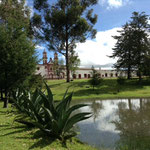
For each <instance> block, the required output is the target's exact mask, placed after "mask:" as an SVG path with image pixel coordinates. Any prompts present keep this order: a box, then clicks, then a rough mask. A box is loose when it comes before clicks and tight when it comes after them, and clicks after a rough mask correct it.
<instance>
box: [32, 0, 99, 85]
mask: <svg viewBox="0 0 150 150" xmlns="http://www.w3.org/2000/svg"><path fill="white" fill-rule="evenodd" d="M96 3H97V0H82V1H80V0H58V1H56V3H54V4H52V6H50V4H51V3H50V2H49V1H48V0H44V1H43V2H42V1H41V0H34V8H35V9H37V11H39V13H38V14H34V16H33V18H32V26H33V30H34V29H37V28H38V29H39V30H36V31H35V34H36V37H38V38H39V39H42V40H44V41H45V42H46V44H47V45H48V47H49V50H54V51H58V52H59V53H61V54H62V55H64V56H65V59H66V75H67V82H69V81H70V68H69V63H70V56H71V52H72V51H73V50H74V49H75V47H76V44H77V43H79V42H85V40H86V39H87V38H89V37H91V38H95V35H96V30H95V29H93V27H94V25H95V23H96V22H97V15H93V9H89V8H90V7H91V6H93V5H95V4H96ZM34 27H36V28H34ZM39 31H40V32H39ZM41 31H42V32H41ZM41 33H42V34H41Z"/></svg>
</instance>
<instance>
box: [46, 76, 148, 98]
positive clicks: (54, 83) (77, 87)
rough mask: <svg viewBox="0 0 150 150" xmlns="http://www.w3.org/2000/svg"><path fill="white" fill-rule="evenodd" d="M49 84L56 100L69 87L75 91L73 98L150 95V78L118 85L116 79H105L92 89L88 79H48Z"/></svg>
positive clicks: (132, 80)
mask: <svg viewBox="0 0 150 150" xmlns="http://www.w3.org/2000/svg"><path fill="white" fill-rule="evenodd" d="M47 82H48V85H49V86H50V87H51V90H52V92H53V94H54V98H55V100H61V99H62V97H63V95H64V92H65V91H66V89H67V88H68V87H70V88H69V92H72V91H74V95H73V99H74V100H79V99H109V98H140V97H142V98H146V97H150V80H148V79H147V80H146V79H144V80H143V81H142V83H141V84H139V83H138V79H131V80H126V81H125V84H123V85H120V86H118V84H117V81H116V79H104V81H103V83H102V85H101V86H100V87H99V88H95V90H93V89H92V87H91V86H90V85H89V83H88V80H85V79H78V80H74V81H71V82H70V83H66V81H65V80H48V81H47Z"/></svg>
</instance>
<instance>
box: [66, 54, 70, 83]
mask: <svg viewBox="0 0 150 150" xmlns="http://www.w3.org/2000/svg"><path fill="white" fill-rule="evenodd" d="M66 75H67V80H66V81H67V82H70V71H69V59H68V52H67V51H66Z"/></svg>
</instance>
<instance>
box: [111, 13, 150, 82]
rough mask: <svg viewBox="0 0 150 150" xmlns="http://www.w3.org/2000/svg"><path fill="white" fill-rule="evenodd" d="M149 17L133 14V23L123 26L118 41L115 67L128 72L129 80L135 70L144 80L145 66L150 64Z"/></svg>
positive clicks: (115, 52)
mask: <svg viewBox="0 0 150 150" xmlns="http://www.w3.org/2000/svg"><path fill="white" fill-rule="evenodd" d="M149 27H150V26H149V24H148V16H147V15H145V13H144V12H142V13H140V14H139V13H138V12H133V15H132V17H131V21H130V22H129V23H126V24H125V25H124V26H123V29H122V31H118V32H120V35H119V36H114V38H115V39H117V43H116V45H115V48H114V49H113V51H114V52H113V55H112V56H111V57H113V58H115V57H118V61H117V63H116V64H115V65H114V66H115V68H117V69H125V70H127V72H128V79H130V77H131V72H132V71H133V70H135V71H137V73H138V76H139V81H141V79H142V72H144V71H145V69H146V67H147V66H145V64H149V62H150V43H149V38H148V32H149V31H148V29H149Z"/></svg>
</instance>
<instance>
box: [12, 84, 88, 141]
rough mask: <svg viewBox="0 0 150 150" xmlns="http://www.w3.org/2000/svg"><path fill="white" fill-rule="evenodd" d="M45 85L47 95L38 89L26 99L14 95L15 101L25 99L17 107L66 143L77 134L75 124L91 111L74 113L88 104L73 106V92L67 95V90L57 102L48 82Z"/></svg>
mask: <svg viewBox="0 0 150 150" xmlns="http://www.w3.org/2000/svg"><path fill="white" fill-rule="evenodd" d="M45 85H46V90H47V95H46V94H45V93H44V92H42V91H41V90H37V89H36V90H35V92H34V93H33V95H32V96H30V97H28V98H27V99H26V100H25V99H24V100H20V97H19V98H18V99H17V97H14V98H15V103H17V102H18V101H19V102H20V101H24V102H22V103H19V104H17V108H21V109H20V110H21V111H22V112H24V113H26V115H28V116H29V117H30V118H31V119H32V120H33V122H32V124H34V125H35V126H36V127H38V128H39V129H40V130H42V131H44V132H45V133H46V134H48V135H49V136H50V137H52V138H58V139H60V140H61V141H62V142H63V143H64V144H65V143H66V140H67V139H69V138H72V137H73V136H75V135H76V132H75V131H74V130H73V126H74V125H75V124H76V123H77V122H79V121H82V120H85V119H88V118H89V117H91V113H88V112H82V113H74V114H73V112H74V111H76V110H77V109H80V108H82V107H84V106H87V105H86V104H77V105H73V106H71V105H70V103H71V100H72V95H73V93H71V94H70V95H68V96H67V91H66V93H65V95H64V97H63V99H62V101H60V102H57V103H56V102H55V101H54V99H53V94H52V92H51V90H50V88H49V87H48V85H47V84H46V83H45ZM26 97H27V96H26ZM22 123H23V122H22Z"/></svg>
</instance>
